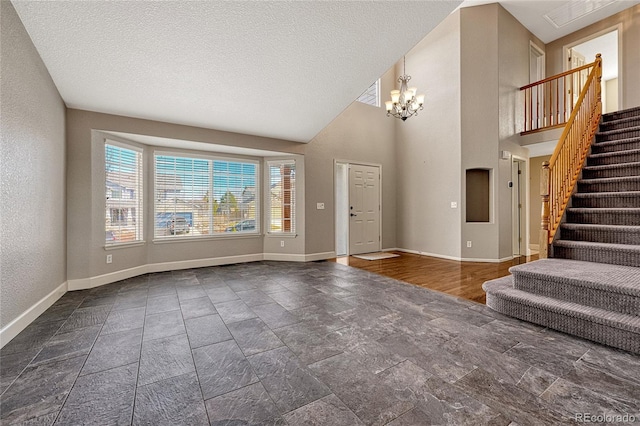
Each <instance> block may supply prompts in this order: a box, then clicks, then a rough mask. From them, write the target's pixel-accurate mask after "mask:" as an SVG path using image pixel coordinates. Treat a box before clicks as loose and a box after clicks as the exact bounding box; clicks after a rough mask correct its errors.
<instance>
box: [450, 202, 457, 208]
mask: <svg viewBox="0 0 640 426" xmlns="http://www.w3.org/2000/svg"><path fill="white" fill-rule="evenodd" d="M451 208H452V209H457V208H458V203H457V202H456V201H452V202H451Z"/></svg>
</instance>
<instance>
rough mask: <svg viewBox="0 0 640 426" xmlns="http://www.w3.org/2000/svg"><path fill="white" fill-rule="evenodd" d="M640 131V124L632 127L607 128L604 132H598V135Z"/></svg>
mask: <svg viewBox="0 0 640 426" xmlns="http://www.w3.org/2000/svg"><path fill="white" fill-rule="evenodd" d="M637 131H640V126H631V127H623V128H622V129H613V130H606V131H604V132H596V136H599V135H601V136H608V135H615V134H616V133H625V132H637Z"/></svg>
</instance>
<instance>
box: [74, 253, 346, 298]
mask: <svg viewBox="0 0 640 426" xmlns="http://www.w3.org/2000/svg"><path fill="white" fill-rule="evenodd" d="M334 257H336V253H335V252H333V251H331V252H325V253H312V254H285V253H256V254H244V255H239V256H225V257H212V258H208V259H194V260H181V261H176V262H162V263H151V264H148V265H140V266H136V267H134V268H129V269H123V270H121V271H116V272H110V273H108V274H103V275H98V276H95V277H90V278H80V279H76V280H69V281H68V289H69V290H70V291H71V290H86V289H90V288H94V287H99V286H101V285H105V284H110V283H114V282H116V281H120V280H125V279H127V278H133V277H137V276H138V275H142V274H148V273H151V272H165V271H176V270H179V269H190V268H204V267H207V266H219V265H231V264H234V263H246V262H257V261H259V260H276V261H282V262H313V261H316V260H325V259H332V258H334Z"/></svg>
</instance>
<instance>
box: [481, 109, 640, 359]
mask: <svg viewBox="0 0 640 426" xmlns="http://www.w3.org/2000/svg"><path fill="white" fill-rule="evenodd" d="M549 255H550V258H549V259H542V260H538V261H535V262H531V263H527V264H524V265H519V266H514V267H512V268H510V269H509V271H510V272H511V274H512V275H511V276H508V277H503V278H499V279H497V280H493V281H488V282H486V283H484V285H483V289H484V290H485V292H486V293H487V305H488V306H489V307H491V308H492V309H494V310H496V311H498V312H501V313H503V314H506V315H510V316H513V317H516V318H520V319H523V320H525V321H530V322H533V323H536V324H541V325H544V326H547V327H550V328H553V329H556V330H559V331H563V332H566V333H569V334H573V335H576V336H580V337H584V338H586V339H590V340H593V341H596V342H599V343H603V344H606V345H610V346H614V347H617V348H621V349H624V350H627V351H631V352H634V353H638V354H640V107H637V108H632V109H628V110H624V111H618V112H614V113H610V114H605V115H603V116H602V122H601V123H600V127H599V131H598V133H597V134H596V142H595V144H594V145H593V147H592V150H591V154H590V155H589V156H588V157H587V163H586V166H585V167H584V168H583V171H582V178H581V179H580V180H579V181H578V185H577V192H576V193H575V194H574V195H573V197H572V199H571V203H570V207H569V208H568V209H567V211H566V215H565V221H564V222H563V223H562V224H561V226H560V232H559V235H558V236H557V237H556V240H555V241H554V243H553V245H552V247H551V248H550V254H549ZM551 257H552V258H551Z"/></svg>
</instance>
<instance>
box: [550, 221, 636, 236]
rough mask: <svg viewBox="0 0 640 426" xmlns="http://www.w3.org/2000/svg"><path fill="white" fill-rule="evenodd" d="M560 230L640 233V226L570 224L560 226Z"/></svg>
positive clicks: (565, 223)
mask: <svg viewBox="0 0 640 426" xmlns="http://www.w3.org/2000/svg"><path fill="white" fill-rule="evenodd" d="M560 228H565V229H584V230H603V231H615V232H634V233H635V232H640V226H635V225H601V224H593V223H569V222H564V223H561V224H560Z"/></svg>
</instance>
